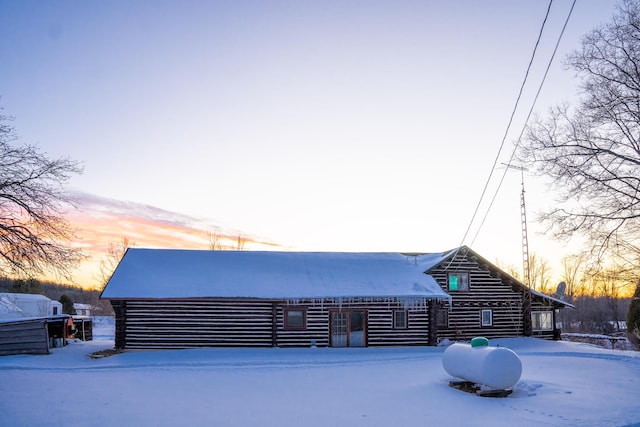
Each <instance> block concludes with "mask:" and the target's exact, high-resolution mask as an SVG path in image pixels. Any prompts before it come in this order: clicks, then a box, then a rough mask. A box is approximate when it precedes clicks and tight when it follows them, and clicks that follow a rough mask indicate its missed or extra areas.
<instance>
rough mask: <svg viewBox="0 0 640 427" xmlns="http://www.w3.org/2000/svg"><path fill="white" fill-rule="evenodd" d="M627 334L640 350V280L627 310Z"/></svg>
mask: <svg viewBox="0 0 640 427" xmlns="http://www.w3.org/2000/svg"><path fill="white" fill-rule="evenodd" d="M627 335H628V336H629V341H631V344H633V346H634V347H635V348H636V349H637V350H640V280H639V281H638V284H637V285H636V291H635V292H634V293H633V298H632V299H631V303H630V304H629V311H628V312H627Z"/></svg>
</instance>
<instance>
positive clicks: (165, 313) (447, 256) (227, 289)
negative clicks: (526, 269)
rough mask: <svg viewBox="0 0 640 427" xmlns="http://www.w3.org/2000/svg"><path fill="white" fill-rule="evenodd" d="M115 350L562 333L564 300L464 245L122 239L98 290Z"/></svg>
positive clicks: (368, 343) (415, 342) (422, 340)
mask: <svg viewBox="0 0 640 427" xmlns="http://www.w3.org/2000/svg"><path fill="white" fill-rule="evenodd" d="M101 298H103V299H108V300H110V302H111V304H112V306H113V309H114V311H115V314H116V331H115V344H116V348H118V349H167V348H196V347H308V346H318V347H366V346H396V345H437V344H438V343H439V341H440V340H442V339H451V340H465V339H470V338H472V337H474V336H477V335H482V336H486V337H488V338H494V337H514V336H523V335H534V336H540V337H543V338H553V337H554V336H555V337H557V336H559V334H558V331H557V330H555V313H556V310H557V309H559V308H562V307H565V306H567V305H568V304H566V303H564V302H562V301H561V300H559V299H556V298H553V297H550V296H547V295H543V294H541V293H538V292H534V291H532V290H529V289H528V288H527V287H526V286H524V285H523V284H522V283H520V282H518V281H517V280H516V279H514V278H513V277H511V276H509V275H508V274H506V273H504V272H503V271H501V270H500V269H499V268H497V267H495V266H494V265H493V264H491V263H489V262H487V261H486V260H485V259H483V258H481V257H480V256H479V255H477V254H476V253H475V252H473V251H472V250H471V249H469V248H467V247H461V248H457V249H454V250H450V251H447V252H442V253H430V254H400V253H334V252H268V251H207V250H175V249H137V248H131V249H128V250H127V252H126V253H125V255H124V257H123V258H122V260H121V261H120V263H119V265H118V267H117V268H116V270H115V271H114V273H113V275H112V277H111V279H110V280H109V282H108V283H107V286H106V287H105V289H104V290H103V292H102V294H101Z"/></svg>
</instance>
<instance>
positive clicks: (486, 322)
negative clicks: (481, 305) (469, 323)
mask: <svg viewBox="0 0 640 427" xmlns="http://www.w3.org/2000/svg"><path fill="white" fill-rule="evenodd" d="M480 325H481V326H493V311H492V310H482V311H481V313H480Z"/></svg>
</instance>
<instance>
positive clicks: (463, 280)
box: [448, 271, 469, 292]
mask: <svg viewBox="0 0 640 427" xmlns="http://www.w3.org/2000/svg"><path fill="white" fill-rule="evenodd" d="M448 281H449V286H448V287H449V290H450V291H458V292H465V291H468V290H469V273H468V272H460V271H458V272H455V273H449V280H448Z"/></svg>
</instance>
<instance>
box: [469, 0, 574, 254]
mask: <svg viewBox="0 0 640 427" xmlns="http://www.w3.org/2000/svg"><path fill="white" fill-rule="evenodd" d="M575 5H576V0H573V3H572V4H571V9H570V10H569V14H568V15H567V19H565V21H564V25H563V26H562V31H560V35H559V36H558V40H557V41H556V45H555V47H554V49H553V53H552V54H551V57H550V58H549V62H548V63H547V68H546V69H545V72H544V75H543V76H542V80H541V81H540V85H539V86H538V90H537V92H536V96H535V97H534V98H533V103H532V104H531V108H530V109H529V113H528V114H527V118H526V120H525V122H524V124H523V125H522V130H521V131H520V135H518V139H517V140H516V144H515V146H514V147H513V151H512V152H511V157H509V162H508V163H507V164H506V168H505V171H504V172H503V173H502V177H501V178H500V182H499V183H498V187H497V188H496V191H495V192H494V193H493V198H492V199H491V202H490V203H489V207H487V211H486V212H485V214H484V217H483V218H482V222H481V223H480V226H479V227H478V230H477V231H476V234H475V235H474V236H473V240H472V241H471V245H473V242H475V241H476V238H477V237H478V234H480V230H481V229H482V226H483V225H484V223H485V221H486V219H487V216H489V212H490V211H491V208H492V207H493V203H494V202H495V200H496V197H497V196H498V192H499V191H500V188H501V187H502V183H503V182H504V178H505V176H506V175H507V172H508V170H509V167H510V166H511V163H512V162H513V159H514V157H515V155H516V151H517V149H518V147H519V146H520V142H521V141H522V136H523V135H524V131H525V130H526V128H527V123H528V122H529V119H530V118H531V115H532V114H533V110H534V108H535V106H536V103H537V102H538V97H539V96H540V92H541V91H542V87H543V85H544V82H545V81H546V79H547V75H548V74H549V69H550V68H551V64H552V63H553V60H554V58H555V56H556V53H557V52H558V47H559V46H560V42H561V41H562V37H563V36H564V32H565V30H566V28H567V24H568V23H569V19H570V18H571V15H572V14H573V9H574V7H575ZM492 172H493V171H492ZM483 194H484V193H483Z"/></svg>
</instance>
